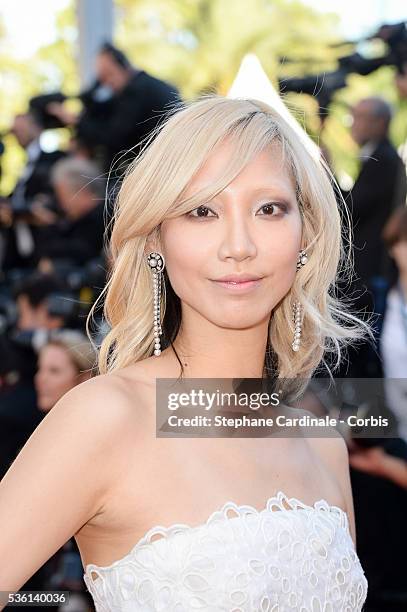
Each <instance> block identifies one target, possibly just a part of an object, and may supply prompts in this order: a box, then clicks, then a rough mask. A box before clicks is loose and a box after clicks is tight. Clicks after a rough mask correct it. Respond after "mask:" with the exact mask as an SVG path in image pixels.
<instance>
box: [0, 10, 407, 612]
mask: <svg viewBox="0 0 407 612" xmlns="http://www.w3.org/2000/svg"><path fill="white" fill-rule="evenodd" d="M406 19H407V8H406V4H405V2H403V1H402V0H387V1H386V0H361V1H360V2H355V1H354V0H353V1H352V0H343V1H342V2H340V3H338V2H335V1H334V0H302V1H301V0H239V1H238V2H233V1H232V0H115V1H113V0H76V1H75V0H37V1H36V2H35V3H34V2H27V1H18V0H17V1H16V0H0V67H1V70H0V95H1V105H0V478H2V476H3V475H4V474H5V472H6V471H7V470H8V468H9V466H10V465H11V463H12V461H13V460H14V458H15V457H16V455H17V454H18V452H19V450H20V449H21V448H22V446H23V445H24V444H25V442H26V440H27V439H28V438H29V436H30V435H31V433H32V432H33V431H34V429H35V428H36V427H37V425H38V424H39V423H40V421H41V420H42V418H44V416H45V414H46V413H47V412H48V411H49V410H51V409H52V407H53V406H54V405H55V403H56V402H57V401H58V400H59V398H60V397H62V395H64V393H66V392H67V391H68V390H69V389H70V388H72V387H73V386H75V385H77V384H79V383H81V382H82V381H84V380H86V379H87V378H89V377H91V376H93V375H95V374H96V372H95V368H94V363H95V347H97V346H98V343H99V342H100V341H101V339H102V338H103V335H104V333H106V331H107V326H106V322H105V321H104V320H103V316H102V310H101V308H100V309H98V311H96V313H95V317H94V328H93V330H92V333H93V340H94V345H92V344H91V343H90V341H89V339H88V338H87V336H86V333H85V332H86V330H85V320H86V316H87V314H88V313H89V310H90V308H91V306H92V305H93V304H94V302H95V300H96V298H97V297H98V296H99V295H100V293H101V291H102V288H103V286H104V283H105V281H106V274H107V272H108V265H109V262H108V257H107V254H106V249H105V246H104V240H106V239H108V237H109V232H110V228H111V225H110V220H111V213H112V203H113V200H114V196H115V194H116V192H117V189H118V188H119V187H120V181H121V177H122V176H123V172H124V170H125V168H126V166H127V164H128V163H129V161H130V160H131V159H133V158H134V156H135V155H136V154H137V153H138V152H139V150H140V147H141V145H142V143H143V141H145V139H146V138H148V137H149V136H150V135H151V133H152V130H153V129H154V128H155V127H156V126H158V125H159V124H160V121H161V120H163V119H164V118H165V116H166V113H168V112H169V111H170V110H171V109H172V108H173V107H174V105H177V104H180V103H182V101H187V100H192V99H195V98H197V97H198V96H199V95H202V94H205V93H211V92H212V93H219V94H222V95H229V96H231V95H234V96H237V95H241V96H247V97H253V98H262V99H263V100H264V101H266V102H269V103H270V104H271V105H273V104H276V105H280V104H281V101H283V102H284V105H285V108H286V109H288V111H289V112H290V113H291V115H292V117H295V118H296V119H297V120H298V122H299V124H300V125H301V126H302V127H303V128H304V129H305V130H306V131H307V132H308V134H309V135H310V136H311V137H312V138H313V140H314V141H315V142H316V143H317V145H318V146H319V147H320V149H321V153H322V155H323V156H324V157H325V159H326V161H327V163H328V165H329V166H330V168H331V170H332V173H333V175H334V177H335V179H336V181H337V186H336V191H337V194H338V205H339V206H340V208H341V210H342V211H343V212H344V208H343V206H344V204H343V202H344V201H345V202H346V206H347V208H348V212H349V215H350V218H349V222H350V224H351V225H350V228H351V230H352V233H353V238H354V243H353V245H352V249H353V257H354V265H355V276H354V278H352V280H351V281H350V282H348V281H347V280H346V279H342V278H339V279H338V291H339V292H340V293H341V295H342V296H343V297H344V298H345V299H346V298H349V299H351V300H352V304H353V308H354V312H355V313H357V314H359V316H361V317H362V318H363V317H366V318H369V317H370V315H373V325H374V332H375V338H376V342H375V344H372V343H362V344H361V345H360V346H358V347H356V348H354V349H352V350H350V351H349V354H348V357H347V359H346V360H345V361H344V363H343V364H341V367H340V369H339V370H338V371H337V372H336V376H337V377H338V379H341V380H347V381H349V385H350V387H349V385H348V387H347V400H346V401H347V405H348V406H350V405H357V404H358V402H357V398H356V396H355V392H353V395H352V391H349V389H351V387H352V380H355V379H366V378H369V379H375V380H376V381H380V385H381V392H380V396H381V397H382V398H383V404H381V405H380V410H379V411H380V412H381V413H386V414H388V415H390V416H391V420H392V424H393V425H392V426H393V429H392V431H393V432H394V433H393V434H392V436H391V437H390V436H387V437H383V438H374V439H373V438H371V437H370V438H369V437H365V438H363V436H361V437H359V438H358V439H353V438H352V434H351V432H349V431H345V432H343V434H344V436H345V439H346V441H347V444H348V448H349V453H350V464H351V478H352V488H353V495H354V504H355V514H356V527H357V534H358V538H357V540H358V554H359V556H360V558H361V562H362V566H363V568H364V570H365V572H366V576H367V578H368V581H369V592H368V600H367V603H366V607H365V610H366V612H391V611H397V612H402V611H404V612H405V611H406V610H407V584H406V576H405V555H404V552H405V550H406V546H407V530H406V528H405V516H406V512H407V493H406V491H407V384H406V382H407V212H406V162H407V29H406ZM344 217H345V215H344ZM102 305H103V304H102V303H101V307H102ZM322 376H326V372H322V373H320V372H317V373H316V374H315V377H314V381H313V383H314V384H313V386H312V385H311V386H310V390H309V393H308V394H307V397H306V398H304V402H305V401H306V402H307V407H308V409H310V410H312V411H313V412H314V413H315V414H327V413H330V414H336V412H335V411H336V410H337V406H335V405H334V403H333V400H332V398H330V397H329V395H327V394H326V393H325V392H322V391H321V388H320V387H319V386H318V385H319V381H318V378H319V377H322ZM368 408H369V407H368ZM368 408H367V409H366V406H365V413H364V415H367V414H368V412H369V410H368ZM376 408H377V406H376ZM129 548H130V547H129ZM82 574H83V567H82V563H81V559H80V555H79V551H78V549H77V546H76V543H75V540H74V538H72V539H71V540H70V541H69V542H67V543H66V545H65V546H64V547H63V549H61V550H60V551H58V552H57V553H56V554H55V555H54V556H53V557H52V558H51V559H50V560H49V561H48V562H47V563H46V564H45V565H44V567H42V568H40V569H39V571H38V572H37V573H36V574H35V575H34V576H33V577H32V579H30V580H29V581H28V583H27V584H26V585H24V587H23V589H25V590H28V589H31V590H39V589H44V588H49V589H54V588H55V589H68V590H70V591H71V602H70V604H69V605H67V606H64V607H62V606H60V607H59V608H55V609H60V610H71V612H72V611H74V610H76V611H77V612H81V611H84V610H93V607H92V600H91V598H90V596H89V593H88V592H87V590H86V586H85V584H84V582H83V579H82Z"/></svg>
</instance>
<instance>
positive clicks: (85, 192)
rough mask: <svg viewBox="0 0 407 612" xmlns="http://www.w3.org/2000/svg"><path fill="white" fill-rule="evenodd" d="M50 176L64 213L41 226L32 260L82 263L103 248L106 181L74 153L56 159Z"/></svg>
mask: <svg viewBox="0 0 407 612" xmlns="http://www.w3.org/2000/svg"><path fill="white" fill-rule="evenodd" d="M51 180H52V183H53V185H54V188H55V193H56V195H57V198H58V203H59V205H60V207H61V209H62V210H63V212H64V217H63V218H60V219H58V221H57V222H56V223H52V224H50V225H48V226H44V227H42V228H41V243H40V244H39V245H38V249H37V253H36V255H37V259H36V263H37V264H40V265H41V264H42V265H43V263H44V260H47V261H48V262H49V263H50V264H51V265H52V260H56V259H59V260H61V259H63V260H67V261H69V262H70V263H72V264H73V265H83V264H85V263H87V262H88V261H90V260H91V259H93V258H95V257H98V256H99V255H100V253H101V251H102V249H103V235H104V231H105V204H104V198H105V188H106V181H105V179H104V178H103V177H101V175H100V169H99V167H98V166H96V164H94V163H93V162H91V161H89V160H86V159H81V158H77V157H69V158H67V159H63V160H61V161H59V162H58V163H57V164H56V165H55V167H54V168H53V171H52V175H51ZM106 215H107V212H106ZM107 220H108V219H107V218H106V222H107Z"/></svg>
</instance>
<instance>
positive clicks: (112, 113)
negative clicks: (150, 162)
mask: <svg viewBox="0 0 407 612" xmlns="http://www.w3.org/2000/svg"><path fill="white" fill-rule="evenodd" d="M96 78H97V83H96V85H95V88H94V90H91V91H90V93H89V96H88V97H89V98H91V100H88V104H86V105H85V110H84V111H83V112H82V114H80V115H79V116H75V115H72V114H71V113H69V112H67V111H66V109H65V107H64V106H63V105H62V104H60V103H51V104H49V105H48V107H47V110H48V111H49V112H51V113H52V114H54V115H55V116H57V117H58V118H59V119H60V120H61V121H62V122H63V123H65V124H66V125H72V126H75V127H76V135H77V138H78V139H79V141H80V142H83V143H86V145H87V146H88V147H91V148H93V150H94V153H95V156H96V158H97V159H99V160H100V161H101V163H102V166H103V168H104V170H106V171H109V170H110V169H111V165H112V162H115V170H116V171H117V173H118V174H121V173H122V172H123V170H124V168H125V166H126V165H127V164H128V163H129V161H130V160H131V159H133V158H134V156H135V155H136V154H137V153H138V152H139V151H140V145H141V142H142V140H143V139H144V138H145V137H146V136H148V135H149V134H150V133H151V132H152V130H153V129H154V128H155V127H156V126H157V125H158V124H159V123H160V121H161V120H162V119H163V118H164V116H165V114H166V113H167V112H168V111H170V110H171V108H172V107H173V106H174V104H177V103H179V102H180V96H179V92H178V90H177V89H176V87H174V86H173V85H170V84H169V83H166V82H165V81H162V80H160V79H157V78H156V77H154V76H152V75H151V74H148V72H146V71H145V70H142V69H141V68H137V67H136V66H133V65H132V64H131V63H130V61H129V60H128V58H127V57H126V56H125V54H124V53H123V52H122V51H120V50H119V49H117V48H116V47H114V46H113V45H111V44H110V43H106V44H104V45H103V46H102V47H101V49H100V51H99V53H98V55H97V57H96ZM101 85H102V86H103V87H104V92H102V91H101V89H100V86H101ZM102 93H103V101H102V97H101V96H102ZM97 96H99V98H100V101H99V103H97V101H96V98H97ZM129 149H132V152H131V154H127V155H126V154H125V155H124V156H123V155H120V153H123V152H128V150H129Z"/></svg>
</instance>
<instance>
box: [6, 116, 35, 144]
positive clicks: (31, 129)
mask: <svg viewBox="0 0 407 612" xmlns="http://www.w3.org/2000/svg"><path fill="white" fill-rule="evenodd" d="M11 132H12V133H13V134H14V136H15V137H16V140H17V142H18V144H19V145H20V146H21V147H23V149H25V148H26V147H27V146H28V145H29V144H30V142H32V141H33V140H35V139H36V138H38V137H39V136H40V134H41V129H40V128H39V126H38V125H37V124H36V123H35V121H33V119H32V118H31V117H30V115H17V116H16V117H15V118H14V121H13V125H12V127H11Z"/></svg>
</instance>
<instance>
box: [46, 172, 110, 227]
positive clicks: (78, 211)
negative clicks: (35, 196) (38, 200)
mask: <svg viewBox="0 0 407 612" xmlns="http://www.w3.org/2000/svg"><path fill="white" fill-rule="evenodd" d="M54 188H55V193H56V196H57V199H58V202H59V204H60V206H61V208H62V209H63V210H64V212H65V214H66V216H67V217H68V218H69V219H72V220H75V219H79V218H80V217H82V216H83V215H85V214H86V213H87V212H89V211H90V210H92V208H94V207H95V206H96V205H97V204H98V202H99V200H97V198H96V197H95V195H94V194H93V193H92V192H91V191H89V189H86V187H83V188H82V189H78V188H75V187H74V186H72V185H70V184H69V183H68V182H67V181H62V180H61V181H56V182H55V185H54Z"/></svg>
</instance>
